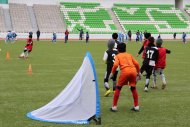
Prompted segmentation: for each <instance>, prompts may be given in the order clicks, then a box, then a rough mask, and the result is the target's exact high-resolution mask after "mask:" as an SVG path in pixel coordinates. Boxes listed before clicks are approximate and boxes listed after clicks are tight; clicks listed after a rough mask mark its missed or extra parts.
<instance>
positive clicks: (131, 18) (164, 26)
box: [112, 4, 190, 33]
mask: <svg viewBox="0 0 190 127" xmlns="http://www.w3.org/2000/svg"><path fill="white" fill-rule="evenodd" d="M112 10H113V11H114V13H115V15H116V17H117V18H118V20H119V22H120V24H121V26H122V28H123V29H124V30H125V31H128V30H129V29H130V30H131V31H132V32H133V33H135V32H136V31H137V30H140V31H144V30H147V31H149V32H151V33H173V32H180V33H181V32H190V29H189V28H190V22H189V21H188V20H187V19H186V18H185V16H184V15H183V14H182V12H181V11H180V10H179V9H175V8H174V6H173V5H146V4H144V5H143V4H139V5H138V4H114V7H113V8H112ZM142 24H143V25H142Z"/></svg>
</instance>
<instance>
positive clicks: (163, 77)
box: [161, 74, 166, 84]
mask: <svg viewBox="0 0 190 127" xmlns="http://www.w3.org/2000/svg"><path fill="white" fill-rule="evenodd" d="M161 78H162V83H163V84H166V78H165V75H164V74H161Z"/></svg>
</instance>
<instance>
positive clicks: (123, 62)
mask: <svg viewBox="0 0 190 127" xmlns="http://www.w3.org/2000/svg"><path fill="white" fill-rule="evenodd" d="M118 66H119V67H120V70H121V72H128V71H130V70H131V69H135V68H136V71H137V73H139V71H140V65H139V63H138V62H137V61H136V60H135V59H134V57H133V56H132V55H131V54H129V53H126V52H124V53H119V54H117V55H116V56H115V62H114V65H113V67H112V73H115V71H116V69H117V67H118Z"/></svg>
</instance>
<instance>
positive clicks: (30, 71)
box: [28, 64, 32, 75]
mask: <svg viewBox="0 0 190 127" xmlns="http://www.w3.org/2000/svg"><path fill="white" fill-rule="evenodd" d="M28 74H29V75H32V65H31V64H29V67H28Z"/></svg>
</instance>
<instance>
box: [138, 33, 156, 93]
mask: <svg viewBox="0 0 190 127" xmlns="http://www.w3.org/2000/svg"><path fill="white" fill-rule="evenodd" d="M148 40H149V43H148V45H147V47H146V49H145V58H144V61H143V64H142V66H141V69H140V75H141V74H142V73H143V72H144V71H146V82H145V88H144V91H145V92H148V86H149V82H150V76H151V75H152V71H153V68H154V67H155V65H156V62H157V59H158V55H159V54H158V48H157V47H156V46H155V44H154V41H155V39H154V37H149V38H148Z"/></svg>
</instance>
